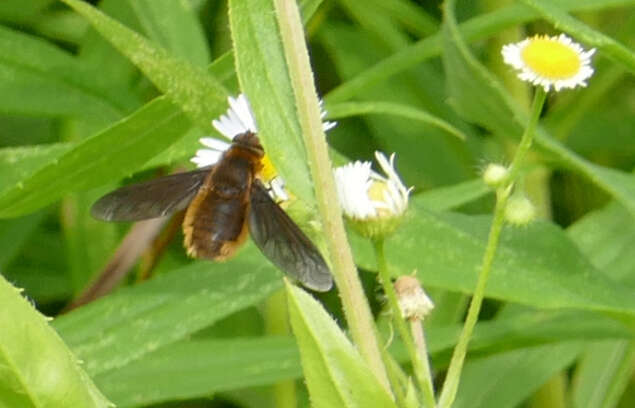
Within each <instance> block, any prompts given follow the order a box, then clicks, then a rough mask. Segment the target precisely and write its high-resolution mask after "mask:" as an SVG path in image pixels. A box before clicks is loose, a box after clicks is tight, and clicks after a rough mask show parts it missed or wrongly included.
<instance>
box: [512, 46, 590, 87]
mask: <svg viewBox="0 0 635 408" xmlns="http://www.w3.org/2000/svg"><path fill="white" fill-rule="evenodd" d="M522 58H523V60H524V61H525V63H526V64H527V65H528V66H529V67H530V68H531V69H532V70H533V71H534V72H536V73H537V74H539V75H541V76H543V77H545V78H550V79H565V78H571V77H573V76H574V75H575V74H577V73H578V71H579V70H580V66H581V65H582V64H581V61H580V56H579V55H578V53H577V52H576V51H575V50H573V49H571V47H569V46H567V45H565V44H562V43H560V42H559V41H557V40H555V39H552V38H549V37H547V36H535V37H533V38H532V39H531V40H530V41H529V44H528V45H527V46H526V47H525V48H524V49H523V51H522Z"/></svg>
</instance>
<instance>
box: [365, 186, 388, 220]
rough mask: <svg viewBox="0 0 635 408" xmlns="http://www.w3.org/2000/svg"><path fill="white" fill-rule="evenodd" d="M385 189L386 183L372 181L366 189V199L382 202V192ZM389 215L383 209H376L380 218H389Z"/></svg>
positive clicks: (386, 187)
mask: <svg viewBox="0 0 635 408" xmlns="http://www.w3.org/2000/svg"><path fill="white" fill-rule="evenodd" d="M387 189H388V186H387V185H386V183H384V182H383V181H378V180H374V181H373V183H372V184H371V185H370V188H369V189H368V198H370V199H371V200H372V201H379V202H384V192H385V191H386V190H387ZM391 215H392V214H391V213H390V211H388V210H387V209H385V208H378V209H377V216H378V217H380V218H382V217H389V216H391Z"/></svg>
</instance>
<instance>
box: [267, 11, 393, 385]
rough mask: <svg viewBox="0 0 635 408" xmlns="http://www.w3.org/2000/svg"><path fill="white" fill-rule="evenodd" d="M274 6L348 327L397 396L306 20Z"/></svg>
mask: <svg viewBox="0 0 635 408" xmlns="http://www.w3.org/2000/svg"><path fill="white" fill-rule="evenodd" d="M274 5H275V9H276V12H277V16H278V23H279V25H280V33H281V38H282V43H283V46H284V52H285V57H286V60H287V64H288V67H289V75H290V77H291V81H292V85H293V90H294V93H295V100H296V106H297V109H298V119H299V121H300V125H301V127H302V134H303V136H304V145H305V147H306V152H307V159H308V162H309V168H310V170H311V175H312V176H313V182H314V185H315V195H316V199H317V203H318V210H319V212H320V216H321V220H322V225H323V227H324V235H325V237H326V240H327V244H328V248H329V253H330V255H331V261H332V264H333V277H334V278H335V283H336V284H337V287H338V289H339V294H340V297H341V299H342V305H343V308H344V314H345V316H346V321H347V322H348V326H349V329H350V333H351V336H352V338H353V341H354V342H355V344H356V345H357V347H358V349H359V351H360V353H361V355H362V357H363V358H364V359H365V360H366V362H367V363H368V365H369V366H370V369H371V370H372V372H373V374H374V375H375V376H376V377H377V379H378V380H379V381H380V382H381V384H382V385H383V386H384V387H385V388H386V390H387V391H388V392H391V391H390V384H389V382H388V376H387V374H386V368H385V366H384V363H383V361H382V359H381V353H380V350H379V345H378V342H377V336H376V330H375V326H374V322H373V318H372V315H371V313H370V307H369V306H368V300H367V299H366V296H365V295H364V291H363V289H362V285H361V282H360V280H359V276H358V275H357V269H356V267H355V263H354V262H353V255H352V253H351V249H350V246H349V245H348V241H347V239H346V232H345V230H344V223H343V220H342V213H341V210H340V207H339V205H338V202H337V199H336V197H337V192H336V190H335V181H334V179H333V174H332V168H331V161H330V159H329V156H328V147H327V144H326V136H325V135H324V131H323V130H322V120H321V118H320V108H319V106H318V97H317V93H316V91H315V85H314V83H313V72H312V71H311V66H310V62H309V55H308V52H307V48H306V43H305V40H304V32H303V29H302V24H301V20H300V14H299V12H298V8H297V6H296V3H295V1H289V0H274Z"/></svg>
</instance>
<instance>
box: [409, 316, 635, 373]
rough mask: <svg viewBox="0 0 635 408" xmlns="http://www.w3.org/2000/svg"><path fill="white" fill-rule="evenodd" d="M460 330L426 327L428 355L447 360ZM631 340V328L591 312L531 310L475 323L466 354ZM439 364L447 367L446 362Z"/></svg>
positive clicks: (450, 326)
mask: <svg viewBox="0 0 635 408" xmlns="http://www.w3.org/2000/svg"><path fill="white" fill-rule="evenodd" d="M505 310H508V308H506V309H505ZM461 328H462V324H459V323H456V324H453V325H445V326H430V327H426V337H427V338H428V349H429V350H430V352H431V353H432V354H433V355H434V356H435V357H436V358H439V356H446V355H447V356H448V357H449V353H450V352H451V351H452V348H453V347H454V345H455V344H456V339H457V338H458V336H459V333H460V331H461ZM632 337H633V329H632V328H629V327H627V326H625V325H624V324H622V323H620V322H618V321H616V320H615V319H612V318H610V317H607V316H603V315H601V314H598V313H595V312H581V311H553V310H531V311H522V312H517V313H514V314H513V315H511V316H502V317H500V318H496V319H494V320H490V321H482V322H479V323H478V324H477V325H476V329H475V331H474V336H472V339H471V340H470V353H472V355H474V356H480V357H482V356H488V355H492V354H497V353H500V352H501V351H502V350H514V349H520V348H526V347H533V346H540V345H546V344H551V345H553V344H555V343H561V342H568V341H576V340H579V339H585V340H588V341H593V340H599V341H602V340H607V339H609V340H616V339H618V340H626V339H630V338H632ZM404 353H405V351H404ZM404 355H405V354H404ZM443 362H444V363H447V361H446V360H443Z"/></svg>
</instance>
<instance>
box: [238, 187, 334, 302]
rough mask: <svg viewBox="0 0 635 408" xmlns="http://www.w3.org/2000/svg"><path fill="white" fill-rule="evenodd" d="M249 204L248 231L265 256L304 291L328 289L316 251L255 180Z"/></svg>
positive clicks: (328, 276) (324, 267)
mask: <svg viewBox="0 0 635 408" xmlns="http://www.w3.org/2000/svg"><path fill="white" fill-rule="evenodd" d="M250 205H251V208H250V211H249V218H248V223H249V232H250V234H251V238H252V239H253V241H254V242H255V243H256V245H257V246H258V248H260V250H261V251H262V252H263V253H264V254H265V256H266V257H267V258H269V260H270V261H271V262H272V263H273V264H274V265H276V266H277V267H278V268H280V269H281V270H282V271H284V272H285V273H287V274H288V275H289V276H291V277H293V278H295V279H297V280H298V281H300V282H301V283H302V284H303V285H304V286H306V287H307V288H309V289H313V290H315V291H318V292H325V291H327V290H329V289H331V287H332V286H333V278H332V277H331V272H330V271H329V268H328V266H327V265H326V262H324V258H322V255H320V252H319V251H318V249H317V248H316V247H315V245H313V243H312V242H311V240H309V238H308V237H307V236H306V235H304V233H303V232H302V230H300V228H299V227H298V226H297V225H296V224H295V223H294V222H293V220H291V218H289V216H288V215H287V214H286V213H285V212H284V211H283V210H282V208H280V207H279V206H278V204H276V203H275V202H274V201H273V200H272V199H271V197H269V194H268V193H267V190H266V189H265V187H264V186H263V185H262V183H261V182H260V181H259V180H257V179H256V180H254V181H253V184H252V187H251V202H250Z"/></svg>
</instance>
